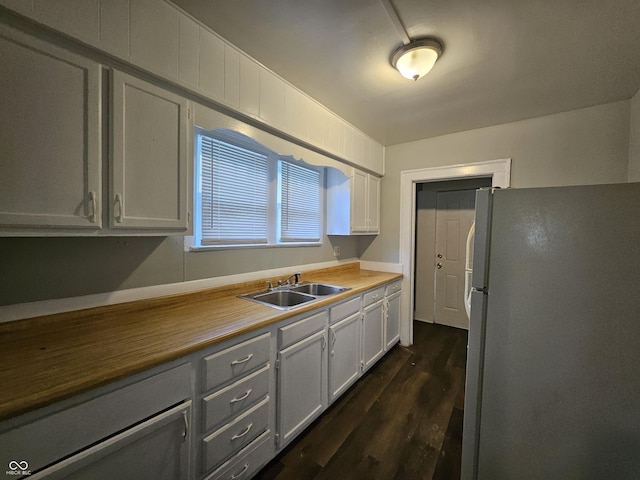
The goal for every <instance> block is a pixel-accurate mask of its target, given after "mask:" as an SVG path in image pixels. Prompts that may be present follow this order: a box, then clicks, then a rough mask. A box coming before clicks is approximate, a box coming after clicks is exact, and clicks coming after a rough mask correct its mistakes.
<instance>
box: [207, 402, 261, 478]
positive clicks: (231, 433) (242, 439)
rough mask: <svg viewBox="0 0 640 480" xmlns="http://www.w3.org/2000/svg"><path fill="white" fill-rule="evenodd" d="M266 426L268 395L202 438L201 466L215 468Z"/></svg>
mask: <svg viewBox="0 0 640 480" xmlns="http://www.w3.org/2000/svg"><path fill="white" fill-rule="evenodd" d="M268 428H269V397H267V398H265V399H264V400H263V401H262V402H260V403H259V404H258V405H256V406H255V407H253V408H252V409H251V410H249V411H248V412H247V413H245V414H243V415H241V416H239V417H238V418H236V419H235V420H234V421H233V422H231V423H228V424H227V425H225V426H224V427H222V428H221V429H219V430H217V431H215V432H214V433H212V434H211V435H209V436H208V437H205V438H204V439H203V440H202V461H203V466H202V468H203V469H204V471H205V472H206V471H209V470H211V469H212V468H215V467H216V466H217V465H219V464H220V463H222V462H223V461H224V460H226V459H227V458H229V457H231V456H232V455H233V454H234V453H236V452H238V451H240V450H241V449H242V448H243V447H245V446H246V445H248V444H249V443H251V441H252V440H253V439H255V438H256V437H257V436H258V435H260V434H261V433H263V432H265V431H266V430H267V429H268Z"/></svg>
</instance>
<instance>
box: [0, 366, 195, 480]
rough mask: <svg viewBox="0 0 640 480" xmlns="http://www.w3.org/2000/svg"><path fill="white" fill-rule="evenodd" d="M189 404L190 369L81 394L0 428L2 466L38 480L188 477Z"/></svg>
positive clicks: (190, 432)
mask: <svg viewBox="0 0 640 480" xmlns="http://www.w3.org/2000/svg"><path fill="white" fill-rule="evenodd" d="M190 398H191V365H190V364H189V363H185V364H182V365H179V366H176V367H173V368H171V369H168V370H165V371H162V372H160V373H156V374H155V375H152V376H147V377H146V378H140V377H138V380H136V381H134V382H133V383H132V381H131V380H129V381H128V382H127V384H126V385H124V386H121V387H119V388H116V387H112V389H110V390H107V391H105V389H102V393H101V394H96V392H89V393H88V394H85V395H80V396H78V397H76V398H74V399H71V400H69V401H66V402H65V401H63V402H60V403H58V404H55V405H52V406H50V407H45V408H44V409H42V410H40V411H36V412H32V413H31V414H27V415H26V416H25V417H22V418H20V419H19V420H18V421H19V422H20V423H18V424H12V421H11V420H9V421H8V422H5V423H3V424H0V432H1V433H0V462H1V463H2V464H3V465H5V467H6V466H7V465H10V464H11V463H12V462H17V461H20V462H21V463H22V462H25V463H26V464H28V469H29V471H31V472H32V475H31V476H30V478H35V479H44V478H46V479H48V480H50V479H58V478H65V479H67V478H71V479H74V480H79V479H87V480H94V479H98V480H100V479H105V480H106V479H112V478H136V479H148V480H156V479H167V480H169V479H176V478H180V479H182V478H189V475H190V460H191V455H190V446H191V436H192V429H191V424H192V414H191V400H190ZM32 417H33V418H32ZM5 469H6V468H5Z"/></svg>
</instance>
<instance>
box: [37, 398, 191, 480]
mask: <svg viewBox="0 0 640 480" xmlns="http://www.w3.org/2000/svg"><path fill="white" fill-rule="evenodd" d="M190 418H191V402H190V401H188V402H185V403H183V404H180V405H178V406H176V407H174V408H172V409H170V410H168V411H166V412H164V413H161V414H159V415H157V416H155V417H152V418H151V419H149V420H147V421H145V422H143V423H141V424H140V425H136V426H135V427H133V428H131V429H129V430H126V431H125V432H123V433H120V434H118V435H116V436H115V437H113V438H109V439H108V440H105V441H104V442H102V443H99V444H98V445H95V446H93V447H91V448H89V449H88V450H85V451H82V452H80V453H78V454H77V455H74V456H72V457H70V458H68V459H65V460H63V461H61V462H59V463H56V464H55V465H53V466H51V467H49V468H46V469H45V470H42V471H41V472H39V473H37V474H35V475H32V476H31V477H30V478H34V479H39V478H46V479H47V480H55V479H66V480H112V479H114V478H131V479H134V478H135V479H139V480H175V479H182V478H188V476H189V460H190V459H189V444H190V439H189V437H188V425H189V419H190Z"/></svg>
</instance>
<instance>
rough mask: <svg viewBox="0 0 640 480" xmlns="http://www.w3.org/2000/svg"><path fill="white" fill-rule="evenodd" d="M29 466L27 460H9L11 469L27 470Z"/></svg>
mask: <svg viewBox="0 0 640 480" xmlns="http://www.w3.org/2000/svg"><path fill="white" fill-rule="evenodd" d="M28 468H29V464H28V463H27V461H26V460H23V461H21V462H16V461H15V460H11V461H10V462H9V470H26V469H28Z"/></svg>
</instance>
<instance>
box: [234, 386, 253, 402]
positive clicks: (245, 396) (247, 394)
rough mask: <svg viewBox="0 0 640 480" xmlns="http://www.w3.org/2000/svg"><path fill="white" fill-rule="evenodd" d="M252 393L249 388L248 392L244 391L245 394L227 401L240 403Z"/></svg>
mask: <svg viewBox="0 0 640 480" xmlns="http://www.w3.org/2000/svg"><path fill="white" fill-rule="evenodd" d="M252 391H253V389H251V388H250V389H249V390H247V391H246V393H245V394H244V395H242V396H240V397H236V398H233V399H231V400H229V403H236V402H241V401H242V400H244V399H245V398H247V397H248V396H249V395H251V392H252Z"/></svg>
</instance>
